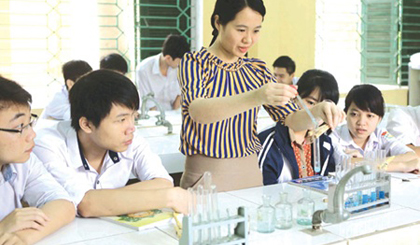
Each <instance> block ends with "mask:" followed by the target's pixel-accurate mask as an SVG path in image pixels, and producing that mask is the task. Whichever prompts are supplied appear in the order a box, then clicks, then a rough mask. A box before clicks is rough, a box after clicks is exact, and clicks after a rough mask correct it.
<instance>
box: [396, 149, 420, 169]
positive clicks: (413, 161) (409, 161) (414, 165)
mask: <svg viewBox="0 0 420 245" xmlns="http://www.w3.org/2000/svg"><path fill="white" fill-rule="evenodd" d="M388 171H390V172H404V173H410V172H419V171H420V161H419V158H418V157H417V155H416V153H414V152H407V153H405V154H401V155H397V156H395V157H394V158H393V160H392V161H391V162H390V163H389V165H388Z"/></svg>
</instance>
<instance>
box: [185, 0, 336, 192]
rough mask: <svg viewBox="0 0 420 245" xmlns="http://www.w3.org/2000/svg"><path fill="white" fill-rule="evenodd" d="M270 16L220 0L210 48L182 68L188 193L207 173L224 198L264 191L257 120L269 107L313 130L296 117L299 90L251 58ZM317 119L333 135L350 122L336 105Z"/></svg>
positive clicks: (241, 1)
mask: <svg viewBox="0 0 420 245" xmlns="http://www.w3.org/2000/svg"><path fill="white" fill-rule="evenodd" d="M264 15H265V7H264V4H263V2H262V0H217V1H216V4H215V8H214V12H213V14H212V16H211V25H212V27H213V32H212V34H213V40H212V42H211V44H210V47H209V48H202V49H201V50H200V51H198V52H193V53H187V54H186V55H185V56H184V57H183V59H182V61H181V63H180V66H179V71H178V80H179V83H180V87H181V94H182V102H181V105H182V119H183V122H182V123H183V124H182V129H181V136H180V139H181V144H180V151H181V153H183V154H184V155H186V163H185V170H184V173H183V176H182V178H181V187H183V188H187V187H191V186H194V184H195V183H197V182H198V180H200V178H201V177H202V175H203V173H204V172H205V171H210V172H211V173H212V182H213V183H215V184H216V186H217V188H218V190H219V191H227V190H235V189H241V188H247V187H253V186H260V185H262V175H261V172H260V171H259V169H258V163H257V152H258V151H259V149H260V142H259V140H258V137H257V120H256V119H257V115H258V111H259V108H260V106H261V105H263V106H264V108H265V109H266V110H267V111H268V113H269V114H270V116H271V117H272V118H273V119H274V120H275V121H282V122H284V123H285V124H286V125H291V127H292V128H293V129H294V130H297V131H299V130H303V129H307V128H309V127H311V121H310V119H309V117H308V115H307V114H306V113H305V112H302V111H299V112H296V113H292V112H294V111H296V110H297V109H298V107H297V105H296V104H295V103H293V102H289V101H290V99H291V98H294V97H295V96H296V94H297V91H296V89H295V88H294V87H291V86H288V85H283V84H280V83H277V81H276V80H275V78H274V77H273V75H272V74H271V72H270V71H269V70H268V68H267V66H266V64H265V63H264V62H263V61H261V60H259V59H252V58H246V57H244V56H245V54H246V53H247V52H248V50H249V48H251V47H252V46H253V45H254V44H255V43H256V42H257V41H258V38H259V35H260V30H261V28H262V22H263V19H264ZM312 113H313V114H314V115H315V116H316V117H318V118H319V119H320V120H323V121H325V122H327V123H328V125H330V126H331V127H332V128H334V127H335V126H336V125H337V124H338V123H339V122H340V120H341V119H342V118H341V117H342V114H341V113H340V110H339V109H338V108H337V107H336V106H335V104H333V103H328V102H323V103H319V104H317V105H316V106H314V107H313V108H312Z"/></svg>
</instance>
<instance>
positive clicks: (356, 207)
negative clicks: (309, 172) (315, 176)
mask: <svg viewBox="0 0 420 245" xmlns="http://www.w3.org/2000/svg"><path fill="white" fill-rule="evenodd" d="M334 190H335V184H334V183H330V186H329V190H328V200H329V203H328V205H330V200H333V198H332V196H333V195H334ZM345 200H346V201H345V209H346V210H347V211H348V212H349V213H350V217H355V216H359V215H362V214H366V213H370V212H374V211H378V210H381V209H385V208H389V207H390V206H391V176H390V175H389V174H387V173H384V172H377V173H376V178H375V179H374V180H373V181H372V180H366V181H361V182H360V183H358V187H353V188H349V189H346V191H345ZM331 205H332V201H331Z"/></svg>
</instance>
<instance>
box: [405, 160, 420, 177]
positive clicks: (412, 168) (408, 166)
mask: <svg viewBox="0 0 420 245" xmlns="http://www.w3.org/2000/svg"><path fill="white" fill-rule="evenodd" d="M402 171H403V172H405V173H413V174H419V171H420V159H419V158H415V159H412V160H410V161H407V162H405V163H403V169H402Z"/></svg>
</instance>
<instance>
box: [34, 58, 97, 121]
mask: <svg viewBox="0 0 420 245" xmlns="http://www.w3.org/2000/svg"><path fill="white" fill-rule="evenodd" d="M62 71H63V76H64V86H63V87H62V88H61V91H59V92H57V93H56V94H55V95H54V97H53V99H52V100H51V101H50V102H49V103H48V105H47V106H46V107H45V109H44V111H43V112H42V114H41V117H40V118H44V119H46V118H48V119H55V120H70V104H69V91H70V89H71V88H72V87H73V85H74V83H75V82H76V80H77V79H78V78H79V77H80V76H82V75H84V74H86V73H88V72H90V71H92V67H90V65H89V64H88V63H87V62H85V61H83V60H71V61H68V62H66V63H65V64H64V65H63V67H62Z"/></svg>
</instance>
